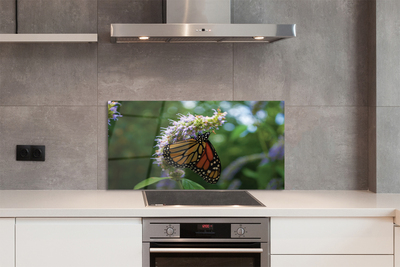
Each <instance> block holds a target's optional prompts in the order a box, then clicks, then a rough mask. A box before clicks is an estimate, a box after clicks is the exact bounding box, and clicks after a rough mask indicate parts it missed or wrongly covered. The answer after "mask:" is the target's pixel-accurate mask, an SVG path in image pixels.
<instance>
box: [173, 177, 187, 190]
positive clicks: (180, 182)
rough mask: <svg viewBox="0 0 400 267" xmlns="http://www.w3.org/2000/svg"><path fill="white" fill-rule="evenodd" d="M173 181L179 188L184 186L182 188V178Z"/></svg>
mask: <svg viewBox="0 0 400 267" xmlns="http://www.w3.org/2000/svg"><path fill="white" fill-rule="evenodd" d="M175 181H176V182H177V183H178V186H179V189H185V188H183V185H182V180H181V179H179V180H175Z"/></svg>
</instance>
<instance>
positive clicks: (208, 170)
mask: <svg viewBox="0 0 400 267" xmlns="http://www.w3.org/2000/svg"><path fill="white" fill-rule="evenodd" d="M189 168H190V169H191V170H193V171H194V172H195V173H197V174H198V175H200V176H201V177H202V178H203V179H204V180H205V181H206V182H207V183H210V184H215V183H217V181H218V179H219V177H220V175H221V161H220V159H219V157H218V154H217V152H216V151H215V148H214V147H213V145H212V144H211V142H210V141H208V140H207V141H206V142H205V148H204V150H203V153H202V154H201V157H200V158H199V159H198V161H197V162H196V163H195V164H193V163H192V164H190V165H189Z"/></svg>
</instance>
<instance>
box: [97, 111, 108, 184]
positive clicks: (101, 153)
mask: <svg viewBox="0 0 400 267" xmlns="http://www.w3.org/2000/svg"><path fill="white" fill-rule="evenodd" d="M97 113H98V114H97V116H98V118H97V122H98V123H97V189H99V190H105V189H107V179H108V138H107V132H108V123H107V117H108V114H107V107H106V105H104V106H99V107H98V109H97Z"/></svg>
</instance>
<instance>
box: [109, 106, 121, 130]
mask: <svg viewBox="0 0 400 267" xmlns="http://www.w3.org/2000/svg"><path fill="white" fill-rule="evenodd" d="M118 106H121V103H118V102H115V101H108V125H111V123H110V120H114V121H117V120H118V118H121V117H122V115H121V113H119V112H118V111H117V109H118Z"/></svg>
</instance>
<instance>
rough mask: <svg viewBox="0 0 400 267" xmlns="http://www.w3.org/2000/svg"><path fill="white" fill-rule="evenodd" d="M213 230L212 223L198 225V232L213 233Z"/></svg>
mask: <svg viewBox="0 0 400 267" xmlns="http://www.w3.org/2000/svg"><path fill="white" fill-rule="evenodd" d="M213 228H214V227H213V225H212V224H210V223H199V224H198V225H197V230H198V231H212V230H213Z"/></svg>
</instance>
